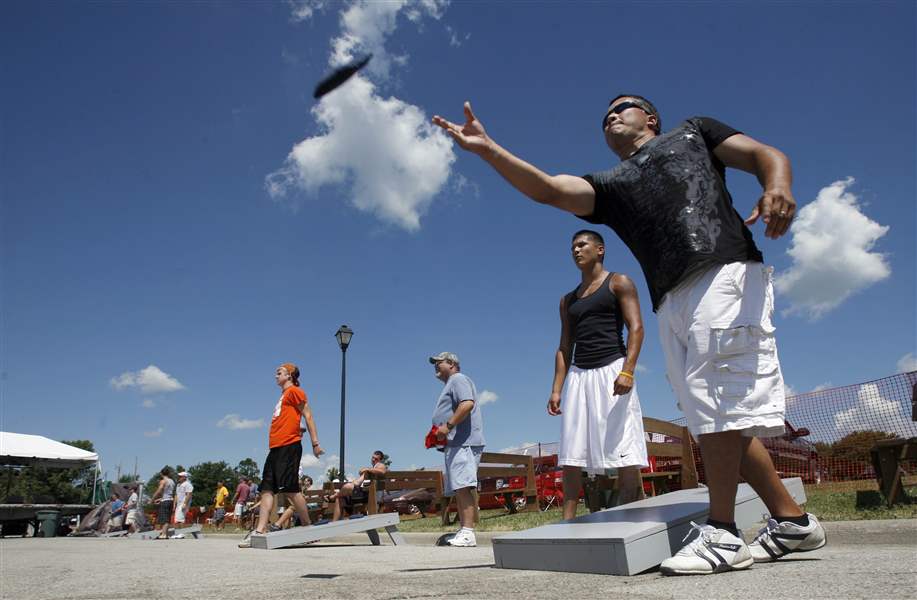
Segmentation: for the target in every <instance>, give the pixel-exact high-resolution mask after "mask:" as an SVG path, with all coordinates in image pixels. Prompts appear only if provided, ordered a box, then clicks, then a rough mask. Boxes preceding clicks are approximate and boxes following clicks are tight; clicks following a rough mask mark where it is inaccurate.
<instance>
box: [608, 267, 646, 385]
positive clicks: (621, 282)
mask: <svg viewBox="0 0 917 600" xmlns="http://www.w3.org/2000/svg"><path fill="white" fill-rule="evenodd" d="M611 291H612V292H614V295H615V296H616V297H617V298H618V304H619V305H620V306H621V317H622V318H623V319H624V325H625V326H626V327H627V357H626V358H625V359H624V366H623V367H622V368H621V371H622V373H621V374H620V375H618V378H617V379H615V387H614V394H615V396H620V395H622V394H626V393H627V392H629V391H630V390H631V388H633V387H634V369H636V368H637V359H638V358H639V357H640V348H642V347H643V317H642V316H641V315H640V298H639V297H638V296H637V287H636V286H635V285H634V282H633V280H631V278H630V277H628V276H627V275H624V274H622V273H617V274H615V276H614V277H612V279H611ZM624 373H629V374H630V376H627V375H625V374H624Z"/></svg>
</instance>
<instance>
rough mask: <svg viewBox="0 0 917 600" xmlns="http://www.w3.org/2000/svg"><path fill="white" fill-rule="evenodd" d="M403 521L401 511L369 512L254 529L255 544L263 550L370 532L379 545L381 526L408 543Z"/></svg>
mask: <svg viewBox="0 0 917 600" xmlns="http://www.w3.org/2000/svg"><path fill="white" fill-rule="evenodd" d="M400 522H401V518H400V517H399V516H398V513H382V514H379V515H367V516H365V517H360V518H359V519H344V520H341V521H332V522H331V523H324V524H322V525H309V526H306V527H291V528H290V529H284V530H282V531H274V532H271V533H253V534H252V537H251V541H252V548H260V549H262V550H273V549H275V548H287V547H289V546H298V545H299V544H308V543H309V542H317V541H318V540H322V539H326V538H333V537H339V536H342V535H350V534H352V533H362V532H365V533H366V535H367V536H369V541H370V542H372V544H373V546H378V545H379V544H381V543H382V542H381V541H380V540H379V533H378V532H377V531H376V530H377V529H385V532H386V533H388V536H389V537H390V538H391V539H392V543H393V544H395V545H396V546H400V545H402V544H404V543H405V541H404V538H403V537H401V534H400V533H398V524H399V523H400Z"/></svg>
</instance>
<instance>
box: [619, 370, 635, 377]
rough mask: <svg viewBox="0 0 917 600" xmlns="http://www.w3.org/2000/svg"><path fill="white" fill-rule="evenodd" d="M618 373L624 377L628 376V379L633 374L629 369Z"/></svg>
mask: <svg viewBox="0 0 917 600" xmlns="http://www.w3.org/2000/svg"><path fill="white" fill-rule="evenodd" d="M618 375H624V376H625V377H629V378H630V379H633V378H634V374H633V373H631V372H630V371H621V372H620V373H618Z"/></svg>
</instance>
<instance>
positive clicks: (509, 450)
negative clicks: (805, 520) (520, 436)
mask: <svg viewBox="0 0 917 600" xmlns="http://www.w3.org/2000/svg"><path fill="white" fill-rule="evenodd" d="M532 446H536V447H537V446H538V442H522V443H521V444H518V445H516V446H511V447H509V448H503V449H502V450H500V453H501V454H520V453H521V452H520V451H521V450H524V449H525V448H531V447H532Z"/></svg>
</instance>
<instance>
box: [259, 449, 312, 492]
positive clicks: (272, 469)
mask: <svg viewBox="0 0 917 600" xmlns="http://www.w3.org/2000/svg"><path fill="white" fill-rule="evenodd" d="M300 460H302V442H294V443H292V444H287V445H286V446H278V447H277V448H271V451H270V452H268V453H267V458H266V459H264V470H263V471H262V473H261V491H262V492H274V493H275V494H284V493H291V492H298V491H300V489H299V461H300Z"/></svg>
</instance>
